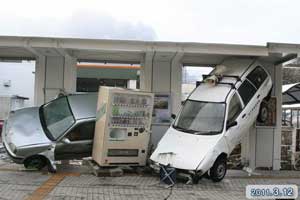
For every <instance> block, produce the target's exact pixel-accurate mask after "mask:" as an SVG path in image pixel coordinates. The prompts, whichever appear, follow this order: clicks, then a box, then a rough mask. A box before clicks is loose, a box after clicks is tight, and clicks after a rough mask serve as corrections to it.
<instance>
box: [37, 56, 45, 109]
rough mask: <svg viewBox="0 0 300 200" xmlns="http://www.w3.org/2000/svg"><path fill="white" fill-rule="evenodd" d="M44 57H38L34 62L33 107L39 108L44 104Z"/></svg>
mask: <svg viewBox="0 0 300 200" xmlns="http://www.w3.org/2000/svg"><path fill="white" fill-rule="evenodd" d="M45 70H46V64H45V56H39V57H37V59H36V62H35V81H34V105H36V106H39V105H41V104H43V103H44V102H45V100H44V99H45V91H44V87H45V75H46V71H45Z"/></svg>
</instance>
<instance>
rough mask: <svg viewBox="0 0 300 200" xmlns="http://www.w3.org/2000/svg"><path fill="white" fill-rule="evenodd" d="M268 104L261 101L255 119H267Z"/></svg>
mask: <svg viewBox="0 0 300 200" xmlns="http://www.w3.org/2000/svg"><path fill="white" fill-rule="evenodd" d="M268 110H269V109H268V105H267V103H266V102H262V103H261V105H260V109H259V114H258V117H257V120H258V121H259V122H262V123H263V122H266V121H267V119H268V112H269V111H268Z"/></svg>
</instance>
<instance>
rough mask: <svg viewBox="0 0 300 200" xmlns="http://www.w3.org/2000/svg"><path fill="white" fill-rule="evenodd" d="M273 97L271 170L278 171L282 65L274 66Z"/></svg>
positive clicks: (279, 160)
mask: <svg viewBox="0 0 300 200" xmlns="http://www.w3.org/2000/svg"><path fill="white" fill-rule="evenodd" d="M275 80H276V83H275V84H276V88H275V91H274V92H275V94H274V95H275V96H276V98H277V99H276V100H277V102H276V103H277V105H276V112H277V113H276V114H277V119H276V128H275V130H274V150H273V170H280V162H281V117H282V65H280V66H275Z"/></svg>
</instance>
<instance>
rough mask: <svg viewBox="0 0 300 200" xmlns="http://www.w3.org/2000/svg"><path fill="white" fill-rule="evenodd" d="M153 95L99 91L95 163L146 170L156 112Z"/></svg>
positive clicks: (101, 89) (111, 90)
mask: <svg viewBox="0 0 300 200" xmlns="http://www.w3.org/2000/svg"><path fill="white" fill-rule="evenodd" d="M153 99H154V95H153V94H152V93H146V92H138V91H133V90H127V89H122V88H112V87H103V86H101V87H100V88H99V95H98V103H97V114H96V126H95V136H94V144H93V159H94V161H95V162H96V163H98V164H99V165H100V166H118V165H129V166H144V165H145V164H146V159H147V154H148V144H149V140H150V128H151V120H152V110H153Z"/></svg>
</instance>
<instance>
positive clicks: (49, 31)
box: [0, 11, 157, 40]
mask: <svg viewBox="0 0 300 200" xmlns="http://www.w3.org/2000/svg"><path fill="white" fill-rule="evenodd" d="M0 24H1V29H0V35H17V36H45V37H77V38H94V39H96V38H99V39H126V40H155V39H156V37H157V36H156V33H155V31H154V29H153V28H152V27H151V26H148V25H146V24H144V23H141V22H138V23H131V22H128V21H120V20H117V19H115V18H114V17H112V16H110V15H108V14H98V13H94V12H88V11H75V12H73V14H72V15H71V16H70V17H66V18H63V19H61V18H60V19H59V18H55V17H43V18H38V17H36V18H32V17H17V16H14V15H2V16H1V17H0Z"/></svg>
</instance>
